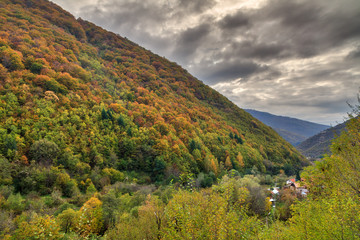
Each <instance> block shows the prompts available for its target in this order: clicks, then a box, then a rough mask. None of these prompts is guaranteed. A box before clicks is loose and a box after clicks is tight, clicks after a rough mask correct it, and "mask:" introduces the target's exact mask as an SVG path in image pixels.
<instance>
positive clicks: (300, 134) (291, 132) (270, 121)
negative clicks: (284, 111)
mask: <svg viewBox="0 0 360 240" xmlns="http://www.w3.org/2000/svg"><path fill="white" fill-rule="evenodd" d="M245 111H247V112H248V113H250V114H251V115H252V116H253V117H255V118H257V119H259V120H260V121H261V122H263V123H265V124H266V125H268V126H270V127H272V128H273V129H274V130H275V131H276V132H277V133H278V134H279V135H280V136H282V137H283V138H284V139H285V140H286V141H288V142H289V143H291V144H292V145H295V146H296V145H297V144H299V143H300V142H302V141H304V140H305V139H307V138H309V137H311V136H313V135H315V134H317V133H319V132H321V131H323V130H325V129H327V128H330V126H326V125H322V124H318V123H313V122H309V121H304V120H300V119H296V118H290V117H283V116H277V115H273V114H270V113H266V112H260V111H256V110H252V109H245Z"/></svg>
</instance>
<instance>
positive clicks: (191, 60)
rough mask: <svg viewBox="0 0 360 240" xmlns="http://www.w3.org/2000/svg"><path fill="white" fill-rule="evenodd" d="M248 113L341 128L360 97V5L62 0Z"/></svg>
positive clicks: (338, 1) (330, 0)
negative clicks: (249, 110)
mask: <svg viewBox="0 0 360 240" xmlns="http://www.w3.org/2000/svg"><path fill="white" fill-rule="evenodd" d="M53 2H55V3H57V4H59V5H60V6H62V7H63V8H64V9H66V10H68V11H69V12H71V13H72V14H74V15H75V16H76V17H81V18H83V19H86V20H89V21H91V22H94V23H95V24H97V25H99V26H101V27H103V28H105V29H108V30H110V31H112V32H115V33H118V34H120V35H121V36H123V37H127V38H128V39H130V40H132V41H134V42H136V43H138V44H139V45H141V46H143V47H145V48H147V49H149V50H151V51H152V52H154V53H157V54H159V55H161V56H165V57H166V58H168V59H170V60H171V61H175V62H177V63H179V64H180V65H182V66H183V67H184V68H186V69H187V70H188V71H189V72H190V73H192V74H193V75H194V76H195V77H197V78H199V79H200V80H202V81H203V82H204V83H205V84H207V85H209V86H211V87H213V88H214V89H216V90H218V91H219V92H220V93H222V94H224V95H225V96H226V97H228V98H229V99H230V100H232V101H233V102H234V103H235V104H237V105H238V106H239V107H241V108H253V109H257V110H260V111H266V112H270V113H273V114H278V115H285V116H292V117H297V118H300V119H305V120H309V121H314V122H318V123H324V124H332V125H336V124H337V123H340V122H342V121H343V119H344V117H345V116H346V113H347V112H349V111H350V108H349V107H348V105H347V103H346V102H347V101H348V102H350V103H356V101H355V100H356V94H357V93H358V92H359V87H360V1H359V0H316V1H314V0H291V1H290V0H238V1H235V0H146V1H143V0H77V1H74V0H53Z"/></svg>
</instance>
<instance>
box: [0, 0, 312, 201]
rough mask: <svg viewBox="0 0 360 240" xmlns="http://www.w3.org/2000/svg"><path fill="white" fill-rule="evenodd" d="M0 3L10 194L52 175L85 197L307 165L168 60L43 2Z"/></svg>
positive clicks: (1, 108)
mask: <svg viewBox="0 0 360 240" xmlns="http://www.w3.org/2000/svg"><path fill="white" fill-rule="evenodd" d="M0 6H1V8H0V30H1V31H0V154H1V155H2V157H3V158H5V159H6V160H4V161H5V162H9V163H11V166H12V167H14V168H15V170H13V171H12V174H13V175H12V176H11V179H12V180H11V181H10V182H12V183H13V184H14V186H15V189H16V190H17V191H20V192H30V191H38V192H41V193H42V194H46V193H48V191H49V190H48V189H50V188H51V187H52V186H54V184H55V182H56V181H55V180H54V179H53V178H55V179H57V178H56V177H51V179H47V178H48V177H49V176H52V175H51V174H55V176H58V175H59V174H65V175H66V176H69V177H70V178H71V179H73V180H74V182H73V183H72V184H73V186H75V185H76V186H79V188H80V190H83V191H85V190H84V189H86V187H84V186H89V182H90V183H94V185H95V187H96V188H98V189H101V187H102V186H105V185H106V184H109V183H110V182H111V183H113V182H115V181H118V180H121V179H132V180H133V181H138V182H140V183H146V182H155V181H163V180H165V179H173V178H178V177H179V176H180V175H181V174H189V173H193V174H198V173H199V172H205V173H210V172H213V173H214V174H216V175H217V174H220V173H221V172H222V171H224V170H225V169H232V168H234V169H236V170H238V171H239V172H242V173H246V172H249V171H250V170H251V169H252V168H253V167H254V166H256V168H257V169H258V170H259V171H260V172H268V173H270V174H271V173H274V174H275V173H278V172H279V170H280V169H282V168H284V166H285V165H287V166H289V165H291V166H292V167H293V168H294V169H300V168H301V167H302V166H303V165H304V164H306V160H305V159H304V158H303V157H302V155H301V154H299V153H298V151H297V150H296V149H295V148H294V147H292V146H291V145H290V144H288V143H287V142H286V141H285V140H283V139H282V138H281V137H280V136H279V135H278V134H277V133H276V132H275V131H273V130H272V129H271V128H269V127H268V126H266V125H264V124H262V123H261V122H260V121H258V120H256V119H254V118H253V117H251V115H250V114H248V113H247V112H245V111H244V110H242V109H240V108H238V107H237V106H236V105H234V104H233V103H232V102H230V101H229V100H228V99H227V98H225V97H224V96H222V95H221V94H219V93H218V92H216V91H215V90H213V89H211V88H210V87H208V86H206V85H205V84H203V83H202V82H201V81H199V80H197V79H196V78H194V77H193V76H191V75H190V74H189V73H188V72H187V71H186V70H184V69H183V68H181V67H180V66H179V65H177V64H176V63H173V62H170V61H168V60H166V59H165V58H163V57H160V56H158V55H156V54H153V53H152V52H150V51H148V50H146V49H144V48H142V47H141V46H138V45H137V44H135V43H133V42H131V41H129V40H127V39H126V38H123V37H121V36H119V35H116V34H114V33H111V32H108V31H106V30H104V29H102V28H100V27H98V26H96V25H94V24H92V23H90V22H87V21H84V20H82V19H77V20H76V19H75V18H74V17H73V16H72V15H71V14H69V13H68V12H66V11H64V10H63V9H61V8H60V7H58V6H57V5H55V4H53V3H51V2H49V1H46V0H11V1H10V0H2V1H1V2H0ZM34 167H39V169H42V170H36V171H34ZM49 167H52V168H49ZM35 169H37V168H35ZM49 169H50V170H49ZM46 171H51V174H50V173H49V174H50V175H49V174H48V173H46V174H48V175H46V174H45V173H44V172H46ZM52 171H54V172H52ZM37 174H40V175H41V177H39V176H38V175H37ZM65 175H64V176H65ZM66 178H67V177H66ZM24 179H25V180H24ZM36 179H42V180H41V181H44V184H45V183H46V186H42V188H41V187H39V185H41V184H37V185H34V184H33V183H34V182H39V181H40V180H36ZM44 179H47V180H44ZM73 180H71V181H73ZM59 181H60V180H59ZM69 181H70V180H69ZM66 186H67V185H66ZM66 186H65V185H61V187H62V188H64V189H63V191H68V190H66V189H67V188H66ZM90 186H91V184H90ZM81 188H82V189H81Z"/></svg>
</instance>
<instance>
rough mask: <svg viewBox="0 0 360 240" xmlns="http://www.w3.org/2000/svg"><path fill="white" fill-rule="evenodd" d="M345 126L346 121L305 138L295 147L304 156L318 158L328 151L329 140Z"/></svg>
mask: <svg viewBox="0 0 360 240" xmlns="http://www.w3.org/2000/svg"><path fill="white" fill-rule="evenodd" d="M345 128H346V122H345V123H342V124H339V125H336V126H335V127H332V128H329V129H326V130H324V131H322V132H320V133H318V134H316V135H315V136H312V137H310V138H308V139H306V140H305V141H304V142H302V143H300V144H299V145H298V146H296V148H297V149H298V150H299V151H300V152H301V153H302V154H303V155H304V156H306V157H311V158H319V157H321V156H322V155H324V154H325V153H330V145H331V141H332V140H333V139H334V138H335V137H336V136H338V135H340V133H341V132H342V131H344V130H345Z"/></svg>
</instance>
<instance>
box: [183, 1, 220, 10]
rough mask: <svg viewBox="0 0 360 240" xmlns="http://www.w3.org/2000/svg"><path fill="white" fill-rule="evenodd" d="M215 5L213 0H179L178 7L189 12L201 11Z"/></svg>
mask: <svg viewBox="0 0 360 240" xmlns="http://www.w3.org/2000/svg"><path fill="white" fill-rule="evenodd" d="M214 5H215V1H214V0H196V1H194V0H180V1H179V5H178V7H179V8H181V9H186V10H188V11H190V12H196V13H201V12H203V11H205V10H207V9H209V8H211V7H213V6H214Z"/></svg>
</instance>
